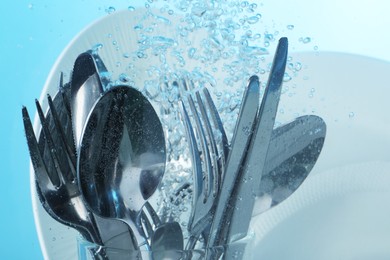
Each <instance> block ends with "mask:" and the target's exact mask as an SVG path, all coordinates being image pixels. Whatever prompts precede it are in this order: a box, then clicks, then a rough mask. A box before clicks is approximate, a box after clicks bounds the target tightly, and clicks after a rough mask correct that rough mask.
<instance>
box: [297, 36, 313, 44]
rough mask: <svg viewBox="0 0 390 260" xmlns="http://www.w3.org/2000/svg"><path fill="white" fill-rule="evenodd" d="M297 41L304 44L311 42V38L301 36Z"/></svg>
mask: <svg viewBox="0 0 390 260" xmlns="http://www.w3.org/2000/svg"><path fill="white" fill-rule="evenodd" d="M299 41H300V42H302V43H304V44H307V43H309V42H311V38H310V37H301V38H299Z"/></svg>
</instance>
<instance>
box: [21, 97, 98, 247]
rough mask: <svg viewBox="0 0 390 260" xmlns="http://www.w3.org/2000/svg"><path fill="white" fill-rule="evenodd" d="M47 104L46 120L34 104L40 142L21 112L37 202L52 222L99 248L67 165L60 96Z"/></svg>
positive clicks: (67, 135) (68, 156)
mask: <svg viewBox="0 0 390 260" xmlns="http://www.w3.org/2000/svg"><path fill="white" fill-rule="evenodd" d="M48 100H49V107H50V109H49V113H48V115H47V116H46V118H45V116H44V115H43V111H42V109H41V106H40V104H39V102H38V101H36V105H37V110H38V115H39V118H40V121H41V124H42V130H43V131H42V132H43V134H41V138H40V141H39V142H38V141H37V139H36V137H35V133H34V130H33V127H32V123H31V119H30V116H29V114H28V111H27V109H26V108H25V107H23V108H22V114H23V123H24V128H25V132H26V138H27V144H28V148H29V151H30V156H31V162H32V164H33V167H34V171H35V176H36V186H37V193H38V196H39V199H40V200H41V203H42V205H43V207H44V209H45V210H46V211H47V212H48V213H49V215H50V216H51V217H53V218H54V219H55V220H57V221H58V222H60V223H62V224H64V225H67V226H70V227H72V228H74V229H76V230H77V231H79V232H80V234H82V236H83V237H84V238H85V239H87V240H89V241H91V242H94V243H96V244H98V245H102V241H101V238H100V235H99V231H98V230H97V227H96V223H95V222H94V218H93V216H92V214H91V213H90V212H89V210H88V209H87V208H86V207H85V205H84V203H83V201H82V197H81V193H80V191H79V188H78V185H77V182H75V179H76V172H75V169H74V168H73V167H72V163H69V161H71V160H72V158H71V157H72V154H70V153H69V151H68V148H67V146H66V141H67V140H69V138H71V133H69V131H67V128H65V127H63V125H61V124H59V122H63V120H64V119H63V118H68V121H67V122H68V125H70V117H69V115H68V114H67V111H66V110H62V109H61V108H62V107H63V96H62V94H61V93H58V94H57V95H56V96H55V98H54V100H53V101H52V100H51V98H50V96H49V97H48ZM66 120H67V119H65V121H66Z"/></svg>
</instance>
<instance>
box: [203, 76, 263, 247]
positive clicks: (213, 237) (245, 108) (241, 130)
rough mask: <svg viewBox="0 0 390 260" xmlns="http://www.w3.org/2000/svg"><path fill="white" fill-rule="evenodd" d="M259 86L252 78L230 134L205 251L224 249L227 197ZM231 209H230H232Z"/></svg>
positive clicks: (247, 135) (241, 157)
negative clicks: (222, 246) (230, 137)
mask: <svg viewBox="0 0 390 260" xmlns="http://www.w3.org/2000/svg"><path fill="white" fill-rule="evenodd" d="M259 92H260V84H259V79H258V77H257V76H252V77H251V78H250V80H249V84H248V87H247V89H246V91H245V93H244V100H243V102H242V105H241V108H240V112H239V115H238V121H237V124H236V127H235V130H234V134H233V139H232V144H231V150H230V153H229V155H228V160H227V162H226V168H225V172H224V175H223V181H222V183H221V188H220V194H218V197H217V201H218V203H217V204H216V209H215V213H214V215H213V221H212V226H211V231H210V237H209V240H208V247H213V246H218V245H224V242H223V241H220V240H223V235H221V232H222V230H223V226H225V225H226V222H225V221H226V214H228V211H231V210H232V205H231V204H230V200H231V194H232V192H233V189H234V188H235V183H236V179H237V178H238V174H239V171H240V170H241V169H240V168H241V166H242V161H243V160H244V157H245V153H246V149H247V147H248V145H249V142H250V140H251V136H252V131H253V125H254V123H255V117H256V113H257V110H258V107H259V102H260V101H259V99H260V98H259V95H260V93H259ZM233 209H234V208H233Z"/></svg>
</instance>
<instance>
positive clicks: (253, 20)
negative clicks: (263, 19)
mask: <svg viewBox="0 0 390 260" xmlns="http://www.w3.org/2000/svg"><path fill="white" fill-rule="evenodd" d="M259 20H260V18H259V17H258V16H251V17H249V18H248V19H246V22H247V23H249V24H255V23H257V22H258V21H259Z"/></svg>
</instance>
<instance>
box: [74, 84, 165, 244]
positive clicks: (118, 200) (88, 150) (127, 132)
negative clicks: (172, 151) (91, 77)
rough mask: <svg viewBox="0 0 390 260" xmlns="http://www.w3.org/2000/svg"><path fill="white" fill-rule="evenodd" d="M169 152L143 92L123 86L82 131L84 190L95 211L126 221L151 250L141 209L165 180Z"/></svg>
mask: <svg viewBox="0 0 390 260" xmlns="http://www.w3.org/2000/svg"><path fill="white" fill-rule="evenodd" d="M165 156H166V152H165V139H164V133H163V130H162V126H161V123H160V120H159V118H158V116H157V114H156V112H155V111H154V109H153V107H152V105H151V104H150V103H149V101H148V100H147V99H146V98H145V97H144V96H143V95H142V93H141V92H139V91H138V90H136V89H134V88H131V87H128V86H117V87H113V88H111V89H110V90H108V91H107V92H105V94H104V95H103V96H102V97H100V99H99V100H98V101H97V102H96V104H95V106H94V107H93V109H92V112H91V113H90V115H89V117H88V120H87V124H86V126H85V128H84V132H83V134H82V141H81V149H80V154H79V161H78V175H79V182H80V187H81V191H82V194H83V196H84V198H85V201H86V203H87V204H88V206H89V207H90V208H91V209H92V210H93V211H94V213H95V214H97V215H99V216H102V217H107V218H113V219H119V220H122V221H123V222H125V223H126V224H127V225H129V227H131V229H132V231H133V234H134V238H135V240H136V242H137V245H138V247H141V246H145V247H146V249H147V250H149V249H150V247H149V245H148V241H147V239H146V237H145V234H144V232H143V230H142V227H141V222H140V212H141V209H142V206H143V205H144V203H145V202H146V200H147V199H148V198H149V197H150V196H151V195H152V194H153V193H154V191H155V190H156V189H157V186H158V185H159V183H160V181H161V179H162V176H163V174H164V170H165V159H166V158H165Z"/></svg>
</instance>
